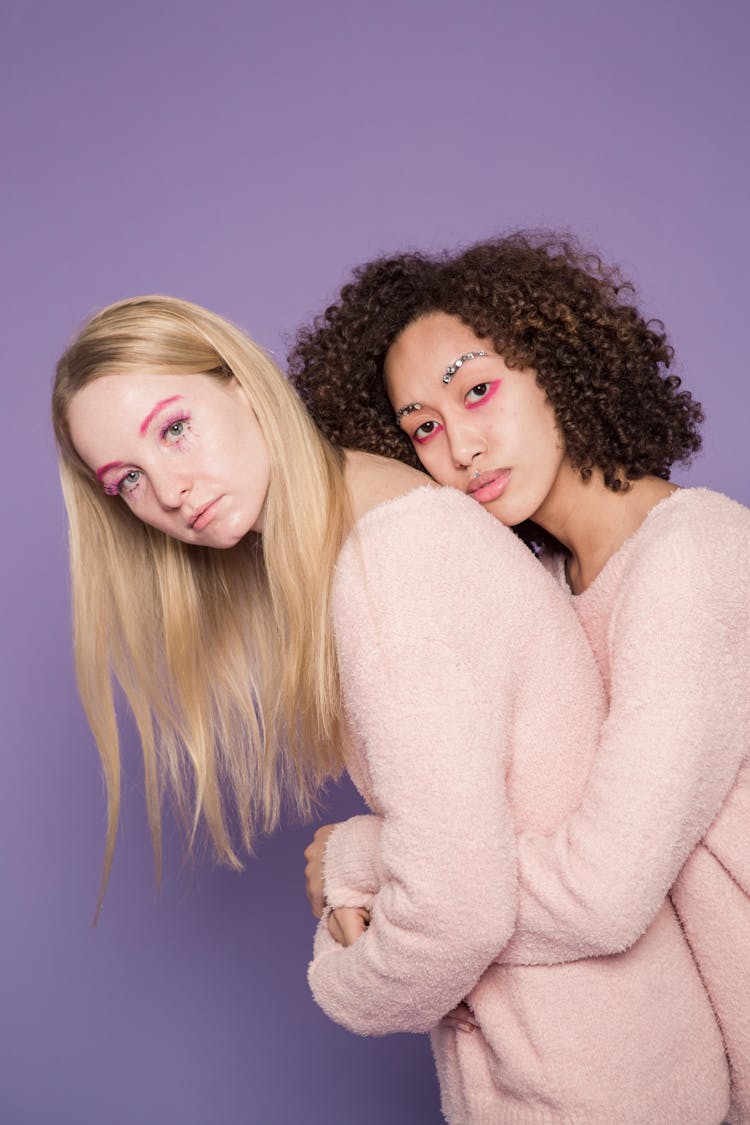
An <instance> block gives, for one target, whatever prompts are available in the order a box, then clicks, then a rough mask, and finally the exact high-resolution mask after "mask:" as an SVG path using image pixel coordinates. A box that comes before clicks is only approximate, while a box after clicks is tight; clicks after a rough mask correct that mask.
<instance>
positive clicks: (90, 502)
mask: <svg viewBox="0 0 750 1125" xmlns="http://www.w3.org/2000/svg"><path fill="white" fill-rule="evenodd" d="M145 371H148V372H149V373H152V374H181V375H182V374H194V373H206V374H210V375H213V376H214V377H215V378H218V379H229V378H235V379H237V381H238V382H239V383H240V385H241V386H242V387H243V389H244V390H245V392H246V394H247V396H248V400H249V408H250V406H251V407H252V409H253V410H254V411H255V414H256V416H257V418H258V422H259V425H260V428H261V431H262V433H263V436H264V439H265V441H266V443H267V445H268V449H269V456H270V461H271V474H270V483H269V489H268V494H267V498H266V507H265V513H264V530H263V534H262V536H258V535H255V534H254V533H249V534H248V535H246V536H245V537H244V538H243V540H241V541H240V542H239V543H238V544H237V545H236V546H235V547H232V548H229V549H227V550H218V549H211V548H204V547H200V546H194V545H192V544H187V543H183V542H180V541H178V540H175V539H171V538H169V537H168V536H166V535H165V534H163V533H162V532H160V531H158V530H155V529H154V528H151V527H149V526H147V525H146V524H144V523H142V522H141V521H140V520H138V519H137V517H136V516H134V514H133V513H132V512H131V511H130V509H129V508H128V507H127V505H126V504H125V502H124V501H123V500H121V499H120V498H115V497H108V496H105V494H104V491H103V489H102V487H101V485H100V484H99V483H98V482H97V481H96V479H95V477H94V474H93V473H92V472H91V470H90V469H89V468H88V467H87V466H86V465H85V463H84V462H83V461H82V460H81V458H80V457H79V456H78V453H77V452H76V450H75V447H74V446H73V442H72V440H71V435H70V429H69V425H68V410H69V406H70V402H71V400H72V398H73V396H74V395H75V394H76V393H77V392H78V391H79V390H80V389H81V388H82V387H84V386H85V385H86V384H87V383H89V382H91V381H92V380H94V379H97V378H100V377H101V376H103V375H111V374H117V373H126V372H127V373H137V372H145ZM52 413H53V422H54V429H55V436H56V439H57V445H58V450H59V464H60V476H61V481H62V487H63V494H64V498H65V504H66V508H67V512H68V521H69V540H70V564H71V587H72V601H73V634H74V650H75V660H76V669H77V676H78V686H79V692H80V695H81V699H82V702H83V706H84V709H85V712H86V715H87V718H88V721H89V724H90V726H91V729H92V732H93V734H94V737H95V739H96V742H97V746H98V749H99V753H100V756H101V760H102V767H103V772H104V778H105V782H106V789H107V834H106V843H105V857H104V869H103V875H102V883H101V887H100V893H99V899H98V906H97V914H98V910H99V908H100V907H101V904H102V901H103V896H104V892H105V889H106V885H107V881H108V877H109V873H110V870H111V864H112V858H113V853H114V847H115V839H116V833H117V823H118V817H119V808H120V790H121V779H120V775H121V766H120V753H119V738H118V724H117V717H116V710H115V703H114V695H113V680H114V681H117V682H118V683H119V684H120V685H121V687H122V690H123V692H124V694H125V696H126V698H127V700H128V704H129V706H130V708H131V710H132V713H133V716H134V718H135V722H136V724H137V727H138V731H139V735H140V741H141V746H142V750H143V759H144V770H145V786H146V802H147V808H148V817H149V823H150V828H151V834H152V840H153V846H154V856H155V862H156V867H157V874H158V873H159V872H160V870H161V856H162V844H161V836H162V834H161V807H162V800H163V796H164V793H165V790H167V789H169V790H171V792H172V793H173V794H174V795H175V797H176V803H177V807H178V810H179V812H180V815H181V818H182V820H183V822H184V823H185V825H186V828H187V830H188V833H189V839H190V844H191V845H192V843H193V841H194V839H195V835H196V831H197V829H198V826H199V824H200V823H201V821H203V822H204V823H205V825H206V827H207V829H208V834H209V837H210V839H211V841H212V844H213V848H214V852H215V854H216V856H217V857H218V858H219V859H220V860H221V861H223V862H226V863H228V864H230V865H231V866H233V867H240V866H241V862H240V859H239V857H238V854H237V851H238V849H237V846H236V845H235V843H234V841H233V839H232V836H233V834H234V833H233V829H232V828H230V825H233V826H236V827H235V829H234V832H236V833H237V834H238V835H239V838H240V841H241V844H242V846H243V848H244V850H245V851H246V852H247V853H250V854H251V853H252V848H253V840H254V838H255V836H256V834H257V832H258V831H270V830H271V829H273V828H274V827H275V826H276V824H277V823H278V819H279V815H280V811H281V806H282V798H283V796H284V795H285V794H289V795H290V797H291V799H292V803H293V805H294V807H295V809H296V811H298V812H299V813H300V814H302V815H309V813H310V812H311V810H312V807H313V805H314V802H315V797H316V793H317V791H318V788H319V786H320V785H321V783H322V782H323V781H324V780H325V779H326V778H327V777H329V776H337V775H338V774H339V773H340V772H341V770H342V768H343V753H342V748H341V741H340V730H339V715H340V695H339V682H338V669H337V663H336V655H335V648H334V639H333V633H332V627H331V622H330V594H331V580H332V574H333V570H334V566H335V562H336V559H337V557H338V553H339V550H340V547H341V543H342V541H343V538H344V535H345V534H346V532H347V530H348V528H349V526H350V522H351V519H350V514H349V509H348V501H347V497H346V492H345V484H344V477H343V463H342V455H341V453H340V451H339V450H337V449H335V448H334V447H333V446H332V445H331V444H330V443H329V442H328V441H327V440H326V439H325V438H324V437H323V436H322V435H321V434H320V433H319V432H318V431H317V430H316V428H315V426H314V425H313V423H312V422H311V420H310V418H309V417H308V415H307V413H306V412H305V410H304V407H303V406H302V404H301V403H300V401H299V399H298V397H297V395H296V394H295V393H294V391H293V389H292V388H291V387H290V386H289V384H288V382H287V380H286V379H285V378H284V376H283V375H282V373H281V372H280V371H279V370H278V368H277V367H276V365H275V364H274V363H273V362H272V360H271V359H270V358H269V357H268V356H267V355H266V353H265V352H264V351H263V350H262V349H261V348H260V347H258V345H257V344H255V343H254V342H253V341H252V340H250V339H249V338H248V337H247V336H246V335H245V334H244V333H243V332H242V331H241V330H240V329H238V328H236V327H235V326H234V325H232V324H230V323H229V322H228V321H226V320H224V319H222V318H221V317H218V316H216V315H215V314H213V313H210V312H208V311H207V310H205V309H202V308H200V307H199V306H197V305H193V304H190V303H189V302H186V301H180V300H177V299H174V298H169V297H139V298H133V299H131V300H127V301H121V302H118V303H117V304H114V305H111V306H110V307H109V308H106V309H104V310H103V311H102V312H100V313H98V314H97V315H96V316H94V317H93V318H92V319H91V320H90V321H89V322H88V323H87V324H86V325H85V326H84V328H83V329H82V330H81V332H80V333H79V335H78V336H77V338H76V339H75V340H74V341H73V343H72V344H71V346H70V347H69V348H68V350H67V351H66V352H65V354H64V355H63V356H62V358H61V359H60V361H59V363H58V365H57V374H56V379H55V386H54V391H53V401H52ZM91 576H96V577H95V580H94V581H92V579H91Z"/></svg>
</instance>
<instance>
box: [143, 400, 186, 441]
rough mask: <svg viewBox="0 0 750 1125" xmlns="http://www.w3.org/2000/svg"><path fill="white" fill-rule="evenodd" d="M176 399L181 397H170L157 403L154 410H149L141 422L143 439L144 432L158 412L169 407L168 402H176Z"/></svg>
mask: <svg viewBox="0 0 750 1125" xmlns="http://www.w3.org/2000/svg"><path fill="white" fill-rule="evenodd" d="M178 398H182V395H172V396H171V398H163V399H162V400H161V402H157V404H156V406H155V407H154V409H153V410H150V411H149V412H148V414H147V415H146V417H145V418H144V419H143V421H142V422H141V430H140V433H141V437H143V435H144V434H145V433H146V430H147V429H148V428H149V426H150V425H151V423H152V422H153V420H154V418H155V417H156V415H157V414H158V413H159V411H160V410H162V409H163V408H164V407H165V406H169V404H170V402H176V401H177V399H178Z"/></svg>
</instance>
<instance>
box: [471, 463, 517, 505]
mask: <svg viewBox="0 0 750 1125" xmlns="http://www.w3.org/2000/svg"><path fill="white" fill-rule="evenodd" d="M510 477H511V471H510V469H491V470H490V471H489V472H487V473H480V474H479V476H478V477H475V478H474V479H473V480H471V481H469V484H468V486H467V488H466V491H467V493H468V495H469V496H471V498H472V500H476V501H477V503H479V504H491V503H492V501H493V500H497V499H498V497H499V496H502V494H503V493H504V492H505V489H506V488H507V487H508V482H509V481H510Z"/></svg>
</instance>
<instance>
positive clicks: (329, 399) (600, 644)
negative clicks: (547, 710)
mask: <svg viewBox="0 0 750 1125" xmlns="http://www.w3.org/2000/svg"><path fill="white" fill-rule="evenodd" d="M632 297H633V288H632V286H631V285H630V284H629V283H627V282H625V281H623V280H622V278H621V277H620V275H619V273H618V271H617V270H615V269H609V268H606V267H605V266H604V265H603V264H602V262H601V261H600V259H599V258H598V257H596V256H594V255H590V254H585V253H584V252H583V251H581V249H580V248H579V247H578V246H577V245H576V244H575V243H574V242H573V241H572V240H566V239H562V238H558V237H555V236H538V235H533V234H526V233H517V234H514V235H511V236H509V237H506V238H500V239H496V240H491V241H487V242H483V243H480V244H478V245H475V246H473V247H471V248H469V249H468V250H466V251H465V252H462V253H458V254H455V255H438V256H434V257H430V256H427V255H421V254H404V255H398V256H396V257H393V258H388V259H382V260H378V261H375V262H372V263H370V264H369V265H366V266H363V267H361V268H359V269H358V270H356V271H355V276H354V280H353V281H352V282H351V283H350V284H347V285H346V286H345V287H344V288H343V290H342V292H341V295H340V298H339V300H338V301H337V302H335V303H334V304H332V305H331V306H330V307H329V308H328V309H327V310H326V312H325V314H324V315H323V316H322V317H321V318H320V319H319V320H318V321H317V322H316V323H315V324H314V325H313V326H312V327H310V328H307V329H304V330H303V331H302V332H301V333H300V335H299V337H298V340H297V343H296V346H295V348H294V350H293V352H292V354H291V362H290V369H291V377H292V380H293V382H294V383H295V385H296V386H297V389H298V390H299V392H300V394H301V395H302V397H303V399H304V401H305V402H306V403H307V405H308V407H309V409H310V410H311V412H312V414H313V415H314V417H315V418H316V419H317V421H318V422H319V424H320V425H321V427H322V429H323V430H324V432H325V433H326V434H328V436H329V437H330V438H331V439H332V440H333V441H337V442H341V443H342V444H344V445H346V446H348V447H352V448H357V449H366V450H369V451H371V452H376V453H381V454H387V455H389V456H392V457H398V458H400V459H401V460H403V461H405V462H407V463H409V464H413V465H417V464H421V465H422V466H423V467H424V468H425V469H426V470H427V471H428V472H429V473H430V474H431V475H432V476H433V477H434V478H435V479H436V480H437V481H439V482H440V483H442V484H444V485H450V486H452V487H453V488H457V489H459V490H460V491H462V492H465V493H467V494H468V495H470V496H471V497H472V498H473V499H474V500H475V501H476V502H477V503H478V504H479V505H480V506H481V507H482V508H484V509H485V510H486V511H487V512H489V513H491V514H492V515H493V516H494V517H495V518H496V519H497V520H498V521H500V522H501V523H503V524H505V525H507V526H509V527H515V528H516V529H517V530H518V531H519V533H520V534H521V535H522V536H523V537H524V538H525V539H527V540H528V541H534V542H535V549H536V551H537V553H540V554H541V555H542V561H543V562H544V564H545V566H546V567H547V568H548V569H549V570H550V571H551V572H552V574H553V575H554V576H555V578H556V579H557V580H558V582H559V584H560V586H561V589H562V591H563V592H564V596H565V597H567V598H568V599H569V600H570V602H571V603H572V604H573V605H574V607H575V609H576V611H577V613H578V616H579V617H580V620H581V621H582V623H583V626H584V629H585V631H586V634H587V636H588V639H589V642H590V644H591V647H592V649H593V652H594V654H595V657H596V660H597V664H598V666H599V669H600V671H601V673H602V676H603V678H604V682H605V687H606V690H607V694H608V698H609V714H608V718H607V720H606V722H605V724H604V726H603V729H602V733H601V739H600V744H599V750H598V754H597V757H596V759H595V761H594V764H593V766H592V769H591V772H590V775H589V777H588V781H587V785H586V788H585V791H584V792H583V794H582V799H581V802H580V804H579V806H578V807H577V808H576V810H574V811H573V812H572V813H571V814H570V815H567V816H565V817H564V818H563V819H562V820H561V822H560V823H559V824H558V825H557V827H556V829H555V830H554V831H553V832H551V833H549V834H546V835H543V836H539V835H536V836H531V835H529V834H528V833H525V832H523V831H521V832H520V835H519V838H518V842H517V844H518V857H519V888H520V892H521V893H520V898H519V913H518V927H519V931H518V932H519V933H522V934H524V935H528V933H529V930H530V929H531V930H533V931H534V932H535V933H536V937H537V943H536V945H535V950H534V951H535V953H536V954H538V955H539V956H541V954H542V951H544V954H545V955H546V959H547V961H548V962H549V963H553V962H561V961H568V960H572V959H574V958H580V957H589V956H595V955H601V954H612V953H614V952H616V951H619V950H624V949H628V948H630V947H631V946H632V945H633V943H634V942H637V939H638V938H639V937H640V935H642V934H643V933H644V932H648V927H649V924H650V923H652V920H653V919H654V918H655V917H656V916H657V915H658V914H659V912H660V911H661V910H663V909H664V904H665V899H666V900H667V906H668V909H673V910H674V911H675V912H676V914H677V916H678V917H679V920H680V924H681V926H682V928H683V930H684V934H685V937H686V939H687V941H688V942H689V944H690V948H691V952H692V954H693V956H694V957H695V959H696V961H697V964H698V966H699V968H700V971H701V974H702V977H703V980H704V982H705V985H706V988H707V990H708V993H709V995H710V998H711V1001H712V1004H713V1008H714V1011H715V1013H716V1016H717V1019H718V1021H719V1024H720V1026H721V1029H722V1032H723V1037H724V1042H725V1046H726V1050H727V1055H728V1058H729V1060H730V1065H731V1068H732V1080H733V1084H732V1093H733V1107H732V1113H731V1117H730V1120H731V1121H732V1122H746V1121H750V1013H749V1012H748V1003H749V1001H748V997H749V996H750V765H749V764H748V760H747V756H748V746H749V741H750V693H749V692H748V670H749V669H750V649H749V647H748V645H749V637H750V597H749V595H748V583H747V577H746V561H745V560H746V559H747V556H748V552H750V513H748V511H747V509H745V508H743V507H742V506H740V505H738V504H736V503H734V502H733V501H731V500H729V499H727V498H726V497H724V496H721V495H719V494H717V493H714V492H710V491H708V490H705V489H693V488H690V489H678V488H677V487H676V486H675V485H673V484H671V483H670V481H669V470H670V468H671V466H672V465H673V464H674V463H675V462H680V461H686V460H688V459H689V458H690V457H691V456H692V455H693V454H694V453H695V452H696V451H697V450H698V449H699V447H700V437H699V434H698V425H699V423H700V422H701V421H702V413H701V409H700V406H699V405H698V404H697V403H696V402H695V401H694V400H693V399H692V397H691V396H690V394H689V393H687V392H686V391H682V390H680V380H679V379H678V378H677V377H676V376H675V375H670V374H668V369H669V367H670V366H671V363H672V360H673V352H672V348H671V347H670V345H669V344H668V342H667V339H666V336H665V333H664V330H663V325H662V324H661V323H660V322H653V321H652V322H647V321H645V320H644V318H643V317H642V316H641V315H640V313H639V312H638V310H637V308H636V307H635V306H634V304H633V303H632ZM468 577H469V580H470V576H468ZM477 596H479V597H481V598H482V600H483V601H484V602H485V603H486V602H487V599H488V596H489V591H487V590H478V591H477ZM555 750H556V748H555ZM553 756H554V755H553ZM306 854H307V857H308V868H307V875H308V893H309V895H310V898H311V902H312V903H313V909H314V910H315V911H316V912H319V911H320V909H321V907H322V905H323V902H324V901H326V902H327V903H328V904H329V905H330V906H333V907H336V906H338V905H340V904H342V903H343V904H345V905H347V906H353V905H361V906H367V903H368V901H369V898H368V897H367V896H368V895H369V894H371V893H372V889H373V883H374V880H373V875H372V872H373V870H374V869H376V863H377V823H376V822H374V823H372V824H370V825H368V826H367V829H366V830H365V826H364V825H362V824H361V823H360V824H359V825H357V822H355V825H354V826H351V825H344V826H327V827H326V828H325V829H322V830H319V832H318V833H317V834H316V838H315V841H314V842H313V844H312V845H311V847H310V848H309V849H308V851H307V853H306ZM341 870H346V872H347V880H346V883H347V885H346V892H345V895H342V893H341V889H340V887H339V886H338V882H339V872H340V871H341ZM358 877H359V889H360V897H359V899H357V894H356V891H357V883H358ZM542 887H543V888H544V889H545V890H544V893H542V892H541V888H542ZM668 895H669V896H670V897H669V898H667V896H668ZM543 898H544V899H545V901H544V902H542V899H543ZM342 922H344V923H345V922H346V915H343V916H342ZM338 936H339V938H342V937H343V939H344V940H352V939H353V938H355V937H356V931H354V932H349V933H346V934H343V933H339V934H338ZM524 940H526V938H524ZM635 948H637V945H636V947H635ZM517 962H518V951H517V948H516V939H515V938H514V939H513V940H512V941H511V942H510V944H509V946H508V947H507V948H506V950H504V951H503V953H502V954H501V955H500V957H499V958H498V964H499V965H511V964H514V963H517ZM669 971H670V970H669V966H668V965H665V972H669ZM471 1008H473V1009H474V1011H473V1013H472V1011H471V1009H470V1008H469V1007H467V1006H466V1005H461V1006H459V1008H458V1009H457V1010H456V1011H455V1012H454V1013H452V1016H451V1019H450V1020H449V1021H447V1025H446V1021H444V1030H443V1031H441V1032H440V1034H442V1035H450V1034H451V1033H453V1029H454V1028H455V1026H457V1025H463V1026H471V1025H473V1024H477V1023H478V1024H479V1026H480V1027H482V1025H483V1019H482V1013H481V1012H480V1011H479V1010H478V1009H477V1007H476V1005H475V1004H474V1003H473V999H472V1001H471ZM691 1120H692V1119H691ZM695 1120H696V1121H697V1120H700V1119H699V1118H698V1117H696V1118H695Z"/></svg>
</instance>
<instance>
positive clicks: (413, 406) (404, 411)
mask: <svg viewBox="0 0 750 1125" xmlns="http://www.w3.org/2000/svg"><path fill="white" fill-rule="evenodd" d="M421 409H422V403H421V402H410V403H409V405H408V406H402V407H401V409H400V410H397V411H396V421H397V422H400V421H401V419H402V418H406V416H407V415H408V414H413V413H414V411H415V410H421Z"/></svg>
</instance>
